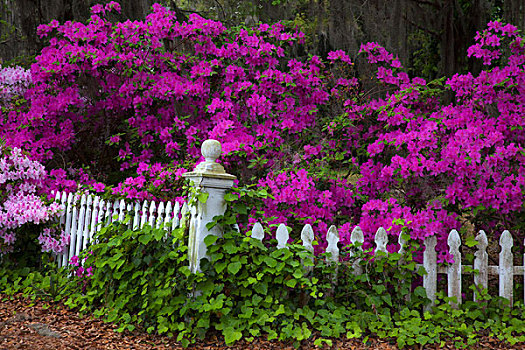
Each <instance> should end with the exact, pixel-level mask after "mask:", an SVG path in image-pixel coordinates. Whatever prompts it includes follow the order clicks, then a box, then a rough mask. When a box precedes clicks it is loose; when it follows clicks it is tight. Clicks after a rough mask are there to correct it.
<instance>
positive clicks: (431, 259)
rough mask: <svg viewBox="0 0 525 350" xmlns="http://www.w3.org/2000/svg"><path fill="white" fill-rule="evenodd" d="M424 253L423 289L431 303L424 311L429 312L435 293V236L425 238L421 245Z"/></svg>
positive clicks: (434, 299)
mask: <svg viewBox="0 0 525 350" xmlns="http://www.w3.org/2000/svg"><path fill="white" fill-rule="evenodd" d="M423 244H424V245H425V251H424V252H423V268H424V269H425V271H426V272H427V273H426V274H424V275H423V288H425V290H426V292H427V297H428V299H430V301H431V303H430V304H429V305H427V306H426V307H425V310H427V311H428V310H430V309H431V308H432V306H433V304H434V303H435V301H436V292H437V254H436V245H437V238H436V236H430V237H426V238H425V241H424V243H423Z"/></svg>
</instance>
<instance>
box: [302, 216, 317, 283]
mask: <svg viewBox="0 0 525 350" xmlns="http://www.w3.org/2000/svg"><path fill="white" fill-rule="evenodd" d="M301 241H303V247H304V248H305V249H306V250H308V251H309V252H310V253H312V254H313V253H314V246H313V245H312V242H313V241H314V230H313V229H312V225H310V224H306V225H304V227H303V229H302V230H301ZM309 260H310V261H311V262H312V264H313V262H314V257H313V256H311V257H310V258H309ZM302 264H303V266H304V262H302ZM313 269H314V267H313V266H305V270H306V272H307V273H310V272H312V271H313Z"/></svg>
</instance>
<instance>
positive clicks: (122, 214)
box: [118, 199, 129, 223]
mask: <svg viewBox="0 0 525 350" xmlns="http://www.w3.org/2000/svg"><path fill="white" fill-rule="evenodd" d="M118 206H119V212H118V221H119V222H121V223H122V222H124V218H125V217H126V202H124V200H123V199H121V200H120V203H119V205H118ZM128 212H129V211H128Z"/></svg>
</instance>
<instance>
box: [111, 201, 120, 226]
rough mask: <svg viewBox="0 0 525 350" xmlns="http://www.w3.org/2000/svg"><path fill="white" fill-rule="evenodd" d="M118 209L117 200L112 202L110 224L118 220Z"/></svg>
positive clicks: (118, 203)
mask: <svg viewBox="0 0 525 350" xmlns="http://www.w3.org/2000/svg"><path fill="white" fill-rule="evenodd" d="M119 209H120V202H119V201H118V200H115V202H113V210H112V211H111V218H110V222H111V223H113V222H117V221H118V218H119V215H120V210H119Z"/></svg>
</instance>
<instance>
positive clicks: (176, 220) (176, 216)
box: [171, 202, 180, 231]
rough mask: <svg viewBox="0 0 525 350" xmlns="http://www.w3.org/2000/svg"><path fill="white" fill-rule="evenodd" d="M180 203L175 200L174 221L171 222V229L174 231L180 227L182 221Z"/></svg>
mask: <svg viewBox="0 0 525 350" xmlns="http://www.w3.org/2000/svg"><path fill="white" fill-rule="evenodd" d="M179 215H180V203H179V202H175V206H174V207H173V221H172V223H171V230H172V231H173V230H174V229H175V228H177V227H179V223H180V218H179Z"/></svg>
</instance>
